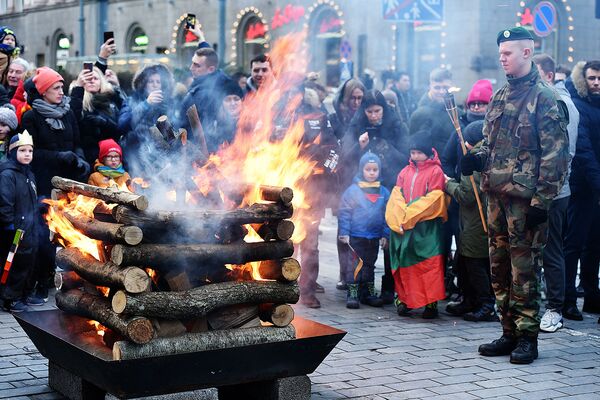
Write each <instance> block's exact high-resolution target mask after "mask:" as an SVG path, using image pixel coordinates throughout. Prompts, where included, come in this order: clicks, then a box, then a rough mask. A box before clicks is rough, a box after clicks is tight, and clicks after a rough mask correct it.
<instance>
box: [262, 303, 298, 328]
mask: <svg viewBox="0 0 600 400" xmlns="http://www.w3.org/2000/svg"><path fill="white" fill-rule="evenodd" d="M258 316H259V317H260V320H261V321H264V322H270V323H272V324H273V325H275V326H279V327H283V326H288V325H289V324H290V323H291V322H292V320H293V319H294V309H293V308H292V307H291V306H290V305H289V304H273V303H270V304H261V305H260V307H259V312H258Z"/></svg>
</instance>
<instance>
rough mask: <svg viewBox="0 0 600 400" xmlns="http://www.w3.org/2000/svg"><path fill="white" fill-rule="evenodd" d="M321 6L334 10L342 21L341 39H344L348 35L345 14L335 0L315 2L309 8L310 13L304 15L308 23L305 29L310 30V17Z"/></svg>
mask: <svg viewBox="0 0 600 400" xmlns="http://www.w3.org/2000/svg"><path fill="white" fill-rule="evenodd" d="M321 6H329V7H331V8H333V11H334V12H335V13H336V14H337V16H338V18H339V20H340V28H341V29H340V37H343V36H345V35H346V31H344V24H345V22H344V19H343V18H344V13H343V12H342V10H341V8H340V6H339V5H337V4H336V3H335V1H333V0H318V1H316V2H314V3H313V4H312V5H310V6H309V7H308V12H307V13H306V14H305V15H304V17H305V18H306V23H305V24H304V27H305V28H308V21H310V17H311V15H312V13H313V11H315V10H316V9H317V8H319V7H321Z"/></svg>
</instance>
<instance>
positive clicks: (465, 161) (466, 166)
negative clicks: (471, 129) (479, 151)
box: [460, 154, 483, 176]
mask: <svg viewBox="0 0 600 400" xmlns="http://www.w3.org/2000/svg"><path fill="white" fill-rule="evenodd" d="M481 164H482V163H481V160H480V159H479V157H477V156H476V155H475V154H465V155H464V156H463V158H461V159H460V172H461V173H462V174H463V175H464V176H469V175H473V171H481V170H482V169H483V165H481Z"/></svg>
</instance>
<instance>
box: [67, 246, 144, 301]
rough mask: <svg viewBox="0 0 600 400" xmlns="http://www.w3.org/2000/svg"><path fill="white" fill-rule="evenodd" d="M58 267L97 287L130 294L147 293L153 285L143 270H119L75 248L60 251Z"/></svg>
mask: <svg viewBox="0 0 600 400" xmlns="http://www.w3.org/2000/svg"><path fill="white" fill-rule="evenodd" d="M56 265H58V266H59V267H61V268H63V269H67V270H73V271H75V272H77V274H78V275H79V276H81V277H82V278H83V279H86V280H88V281H89V282H91V283H93V284H95V285H100V286H110V287H115V288H120V289H125V290H126V291H127V292H129V293H141V292H145V291H147V290H148V289H149V288H150V284H151V280H150V277H149V276H148V274H147V273H146V271H144V270H143V269H141V268H138V267H127V268H119V267H118V266H117V265H115V264H113V263H111V262H107V263H102V262H100V261H98V260H96V259H95V258H94V257H92V256H90V255H88V254H85V253H82V252H81V251H80V250H79V249H76V248H74V247H69V248H66V249H62V250H60V251H59V252H58V253H57V254H56Z"/></svg>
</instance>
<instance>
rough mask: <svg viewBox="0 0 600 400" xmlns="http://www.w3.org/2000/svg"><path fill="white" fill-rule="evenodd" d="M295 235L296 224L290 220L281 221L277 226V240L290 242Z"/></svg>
mask: <svg viewBox="0 0 600 400" xmlns="http://www.w3.org/2000/svg"><path fill="white" fill-rule="evenodd" d="M293 234H294V223H293V222H292V221H290V220H288V219H284V220H283V221H279V223H278V224H277V238H278V239H279V240H289V239H291V238H292V235H293Z"/></svg>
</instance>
